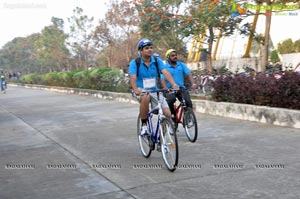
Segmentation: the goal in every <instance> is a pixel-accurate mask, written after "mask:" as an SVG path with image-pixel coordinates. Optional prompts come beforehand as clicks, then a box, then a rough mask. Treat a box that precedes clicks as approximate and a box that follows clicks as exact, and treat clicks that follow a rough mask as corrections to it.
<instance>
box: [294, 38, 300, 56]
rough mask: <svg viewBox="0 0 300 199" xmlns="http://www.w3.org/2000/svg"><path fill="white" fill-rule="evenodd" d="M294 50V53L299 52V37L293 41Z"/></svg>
mask: <svg viewBox="0 0 300 199" xmlns="http://www.w3.org/2000/svg"><path fill="white" fill-rule="evenodd" d="M294 50H295V53H299V52H300V39H298V40H296V41H295V42H294Z"/></svg>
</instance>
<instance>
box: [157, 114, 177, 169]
mask: <svg viewBox="0 0 300 199" xmlns="http://www.w3.org/2000/svg"><path fill="white" fill-rule="evenodd" d="M159 132H160V134H159V135H160V144H161V154H162V157H163V160H164V163H165V165H166V167H167V169H168V170H169V171H171V172H173V171H175V169H176V167H177V164H178V143H177V135H176V132H175V130H174V126H173V124H172V122H171V121H170V120H169V119H167V118H163V119H162V120H161V121H160V129H159Z"/></svg>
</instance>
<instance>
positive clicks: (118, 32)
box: [93, 0, 139, 68]
mask: <svg viewBox="0 0 300 199" xmlns="http://www.w3.org/2000/svg"><path fill="white" fill-rule="evenodd" d="M108 7H109V8H108V11H107V13H106V15H105V19H104V20H101V21H99V24H98V25H97V27H96V30H95V33H94V37H93V38H94V40H95V42H96V44H97V47H98V48H101V57H103V58H105V59H106V60H107V65H108V67H119V68H122V67H126V66H127V64H128V63H129V61H130V59H132V58H133V57H134V54H136V52H137V50H136V43H137V42H138V26H137V24H138V23H139V20H138V17H137V13H136V10H135V7H133V6H132V4H130V2H128V1H125V0H123V1H118V0H114V1H111V2H110V4H109V5H108ZM120 16H122V17H120Z"/></svg>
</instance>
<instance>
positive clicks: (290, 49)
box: [278, 39, 295, 54]
mask: <svg viewBox="0 0 300 199" xmlns="http://www.w3.org/2000/svg"><path fill="white" fill-rule="evenodd" d="M278 52H279V53H280V54H289V53H294V52H295V49H294V43H293V41H292V39H286V40H284V41H283V42H282V43H279V44H278Z"/></svg>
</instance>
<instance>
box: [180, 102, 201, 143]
mask: <svg viewBox="0 0 300 199" xmlns="http://www.w3.org/2000/svg"><path fill="white" fill-rule="evenodd" d="M183 127H184V132H185V134H186V136H187V138H188V140H189V141H190V142H196V140H197V136H198V125H197V119H196V116H195V113H194V111H193V110H192V109H191V108H190V107H187V108H186V110H184V114H183Z"/></svg>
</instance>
